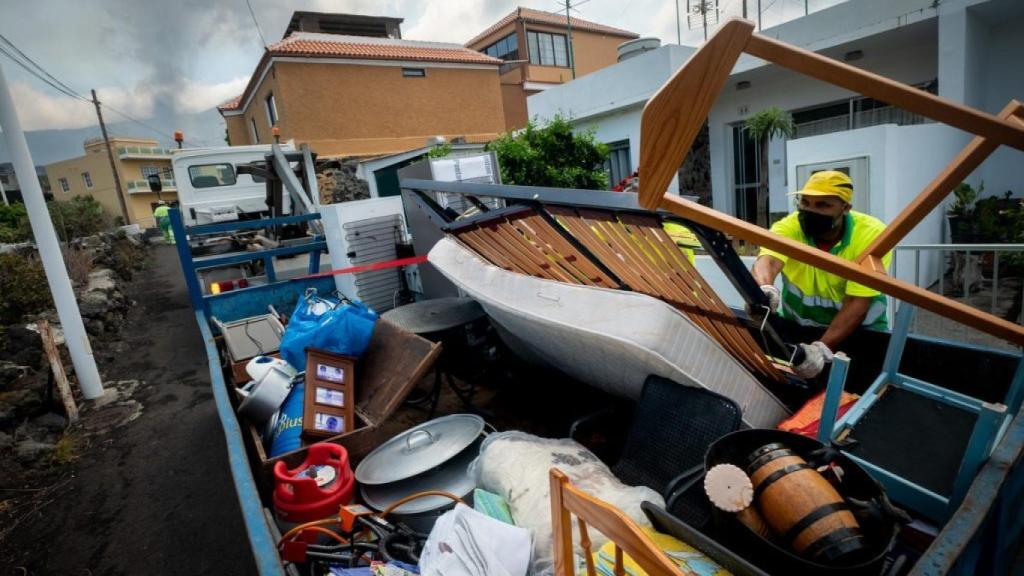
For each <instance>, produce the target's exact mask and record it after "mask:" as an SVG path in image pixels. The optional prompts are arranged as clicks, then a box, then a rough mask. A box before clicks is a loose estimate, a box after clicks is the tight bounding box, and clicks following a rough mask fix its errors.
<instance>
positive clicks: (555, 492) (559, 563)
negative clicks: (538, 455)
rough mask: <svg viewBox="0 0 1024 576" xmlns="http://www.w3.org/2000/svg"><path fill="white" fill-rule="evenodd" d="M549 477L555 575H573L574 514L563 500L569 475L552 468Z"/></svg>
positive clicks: (574, 570) (574, 569)
mask: <svg viewBox="0 0 1024 576" xmlns="http://www.w3.org/2000/svg"><path fill="white" fill-rule="evenodd" d="M549 479H550V494H551V535H552V538H553V540H554V542H553V544H554V564H555V576H573V575H574V574H575V572H576V568H575V567H574V566H573V560H574V558H573V551H572V516H571V515H570V514H569V510H568V509H566V507H565V502H564V501H563V500H562V497H563V496H564V495H565V488H566V487H567V486H568V485H569V477H568V476H566V475H565V474H564V473H563V472H562V471H561V470H558V469H557V468H552V469H551V473H550V478H549Z"/></svg>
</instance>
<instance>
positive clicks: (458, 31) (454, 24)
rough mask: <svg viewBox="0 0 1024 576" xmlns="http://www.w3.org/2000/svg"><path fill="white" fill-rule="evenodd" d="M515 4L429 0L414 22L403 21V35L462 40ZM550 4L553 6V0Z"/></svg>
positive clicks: (499, 16) (445, 40)
mask: <svg viewBox="0 0 1024 576" xmlns="http://www.w3.org/2000/svg"><path fill="white" fill-rule="evenodd" d="M517 5H518V4H517V3H516V2H514V1H512V0H501V1H499V2H494V1H490V2H480V1H479V0H446V1H445V2H430V3H429V4H427V5H426V6H425V7H424V9H423V13H422V14H420V16H419V17H418V18H416V20H415V21H414V22H409V21H406V22H404V24H405V25H406V26H405V27H403V29H402V37H403V38H413V39H416V40H432V41H435V42H455V43H458V44H461V43H463V42H465V41H467V40H469V39H470V38H472V37H473V36H476V35H477V34H478V33H480V32H482V31H484V30H485V29H486V28H487V27H488V26H490V25H491V24H494V23H495V22H497V21H498V20H499V19H500V18H501V17H502V16H505V15H506V14H508V13H509V12H511V11H512V9H513V8H515V7H516V6H517ZM551 5H552V6H554V2H551ZM406 28H407V29H406Z"/></svg>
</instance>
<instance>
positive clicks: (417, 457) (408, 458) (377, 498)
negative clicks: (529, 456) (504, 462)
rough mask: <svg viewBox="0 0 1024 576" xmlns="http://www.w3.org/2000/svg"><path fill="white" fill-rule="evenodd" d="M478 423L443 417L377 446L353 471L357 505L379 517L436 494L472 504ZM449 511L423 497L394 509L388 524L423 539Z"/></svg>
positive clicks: (447, 505)
mask: <svg viewBox="0 0 1024 576" xmlns="http://www.w3.org/2000/svg"><path fill="white" fill-rule="evenodd" d="M483 429H484V421H483V419H482V418H480V417H479V416H474V415H472V414H453V415H451V416H443V417H441V418H436V419H434V420H431V421H429V422H424V423H423V424H420V425H419V426H416V427H414V428H410V429H409V430H406V431H405V432H403V433H401V434H399V435H397V436H395V437H393V438H391V439H390V440H388V441H387V442H385V443H384V444H381V445H380V446H378V447H377V449H375V450H374V451H373V452H371V453H370V454H369V455H367V456H366V458H364V459H363V461H362V462H360V463H359V466H358V467H357V468H356V472H355V475H356V480H357V481H358V482H359V484H360V486H361V488H360V492H361V494H362V496H363V500H364V501H365V502H366V504H367V505H368V506H370V507H371V508H373V509H375V510H378V511H382V510H385V509H387V508H388V507H390V506H391V505H393V504H394V503H396V502H398V501H399V500H401V499H402V498H405V497H406V496H410V495H412V494H416V493H418V492H425V491H428V490H440V491H444V492H449V493H451V494H454V495H455V496H458V497H460V498H462V499H463V500H464V501H466V503H467V504H469V503H471V502H472V495H473V489H474V488H475V487H476V482H475V481H474V479H473V478H472V477H471V476H470V475H469V465H470V463H471V462H472V461H473V459H474V458H476V457H477V455H479V453H480V441H481V433H482V432H483ZM454 505H455V503H454V501H452V500H451V499H449V498H445V497H443V496H427V497H423V498H418V499H416V500H413V501H410V502H407V503H405V504H402V505H401V506H399V507H397V508H395V510H394V511H393V512H392V514H391V518H392V519H393V520H395V521H398V522H403V523H405V524H406V525H407V526H409V527H410V528H412V529H413V530H416V531H418V532H423V533H427V532H429V531H430V529H431V528H433V526H434V522H435V521H436V520H437V517H438V516H440V515H441V514H442V513H444V512H445V511H447V510H449V509H451V508H452V507H453V506H454Z"/></svg>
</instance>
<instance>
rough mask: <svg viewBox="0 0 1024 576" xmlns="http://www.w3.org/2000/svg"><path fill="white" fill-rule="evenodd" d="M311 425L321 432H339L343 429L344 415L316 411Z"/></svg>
mask: <svg viewBox="0 0 1024 576" xmlns="http://www.w3.org/2000/svg"><path fill="white" fill-rule="evenodd" d="M313 426H314V427H315V428H316V429H317V430H320V431H321V432H330V433H332V434H341V433H342V432H343V431H344V430H345V417H344V416H340V415H338V414H326V413H324V412H317V413H316V418H315V420H314V422H313Z"/></svg>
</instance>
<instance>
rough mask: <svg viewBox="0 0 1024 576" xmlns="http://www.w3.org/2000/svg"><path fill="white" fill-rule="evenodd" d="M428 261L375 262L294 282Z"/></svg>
mask: <svg viewBox="0 0 1024 576" xmlns="http://www.w3.org/2000/svg"><path fill="white" fill-rule="evenodd" d="M426 261H427V257H426V256H410V257H409V258H399V259H397V260H386V261H384V262H374V263H373V264H363V265H361V266H350V267H348V268H339V269H337V270H331V271H330V272H320V273H319V274H309V275H307V276H299V277H298V278H292V280H309V279H310V278H324V277H327V276H337V275H338V274H355V273H356V272H370V271H373V270H386V269H388V268H398V267H399V266H411V265H413V264H422V263H423V262H426Z"/></svg>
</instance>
